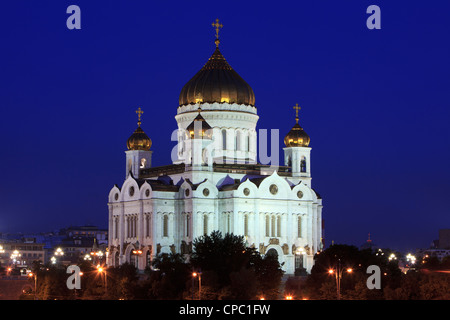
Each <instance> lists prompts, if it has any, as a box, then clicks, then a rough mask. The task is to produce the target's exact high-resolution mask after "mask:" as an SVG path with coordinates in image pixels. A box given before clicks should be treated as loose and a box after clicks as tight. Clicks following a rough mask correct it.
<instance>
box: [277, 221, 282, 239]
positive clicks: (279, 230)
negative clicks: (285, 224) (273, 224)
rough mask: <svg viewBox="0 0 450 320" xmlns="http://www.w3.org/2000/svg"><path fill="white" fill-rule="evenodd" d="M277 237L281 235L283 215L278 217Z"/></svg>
mask: <svg viewBox="0 0 450 320" xmlns="http://www.w3.org/2000/svg"><path fill="white" fill-rule="evenodd" d="M277 237H281V217H280V216H278V217H277Z"/></svg>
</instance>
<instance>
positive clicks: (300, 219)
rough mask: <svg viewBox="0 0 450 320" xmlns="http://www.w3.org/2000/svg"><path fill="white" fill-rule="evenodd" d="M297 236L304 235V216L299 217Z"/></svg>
mask: <svg viewBox="0 0 450 320" xmlns="http://www.w3.org/2000/svg"><path fill="white" fill-rule="evenodd" d="M297 237H298V238H301V237H302V217H300V216H299V217H298V219H297Z"/></svg>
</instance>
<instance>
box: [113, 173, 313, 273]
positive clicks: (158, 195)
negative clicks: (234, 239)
mask: <svg viewBox="0 0 450 320" xmlns="http://www.w3.org/2000/svg"><path fill="white" fill-rule="evenodd" d="M197 174H198V176H196V177H195V179H194V180H191V181H192V182H194V183H199V182H201V181H203V180H204V179H205V178H206V179H208V180H206V181H204V182H203V183H201V184H200V185H198V186H197V188H196V190H192V187H191V185H190V184H189V183H187V182H186V181H184V182H183V183H182V184H181V187H180V189H179V191H178V192H167V191H165V192H161V191H153V190H152V189H151V187H150V185H149V184H148V183H144V184H143V185H141V187H140V188H139V186H138V184H137V182H136V181H135V180H134V179H133V178H131V177H129V178H128V179H127V180H126V181H125V182H124V184H123V186H122V187H121V188H120V190H119V188H118V187H117V186H115V187H114V188H112V189H111V191H110V194H109V203H108V207H109V230H110V232H109V244H110V251H109V257H108V264H110V265H116V264H117V260H116V259H115V255H116V252H117V253H118V256H119V259H118V263H119V264H120V263H123V262H125V261H130V260H131V259H133V257H132V255H131V254H130V252H131V251H132V250H133V249H134V248H135V245H136V243H137V241H139V245H140V247H141V248H143V251H144V253H143V254H142V256H141V257H139V261H138V264H139V269H141V270H142V269H144V268H145V265H146V258H145V257H146V256H147V252H148V254H149V256H151V257H154V256H155V255H156V254H157V253H163V252H167V253H168V252H171V250H174V251H175V252H180V250H181V244H182V241H184V242H185V243H186V244H189V243H190V242H192V240H193V239H194V238H196V237H199V236H202V235H203V234H204V232H205V231H206V232H207V233H208V234H209V233H211V232H212V231H214V230H220V231H221V232H223V233H226V232H231V233H233V234H236V235H245V219H246V218H245V217H246V216H247V219H248V220H247V225H248V227H247V236H246V240H247V244H248V245H249V246H252V245H253V246H255V248H257V249H258V250H260V249H261V248H262V249H263V251H264V252H267V251H268V250H270V249H272V248H273V249H275V250H276V251H277V252H278V256H279V261H280V262H281V263H284V265H283V269H284V270H285V271H286V272H287V273H289V274H292V273H294V269H295V268H294V254H293V247H296V248H298V247H301V248H304V249H305V248H306V249H305V250H307V254H306V255H305V257H304V267H306V269H307V270H308V271H310V269H311V267H312V262H313V260H312V257H313V254H314V253H315V252H317V251H318V250H319V247H320V240H321V237H322V234H321V233H322V232H321V231H322V230H321V210H322V209H321V208H322V206H321V200H320V199H317V197H316V194H315V192H314V191H313V190H312V189H311V188H310V187H309V186H307V185H306V184H304V183H302V182H299V183H296V184H294V183H292V181H289V180H286V179H285V178H283V177H280V176H278V174H277V173H276V172H274V173H273V174H272V175H271V176H268V177H267V178H266V179H265V180H263V181H262V182H261V183H260V185H259V186H257V185H255V184H254V183H253V182H251V181H250V180H246V181H245V182H243V183H241V184H240V186H239V187H238V188H237V189H236V190H230V191H219V190H218V188H217V185H219V183H220V182H221V181H223V178H224V174H222V173H213V172H209V173H202V172H200V173H197ZM193 176H194V175H193V174H192V172H191V173H189V172H187V173H185V175H184V179H185V178H187V177H189V178H190V179H193ZM237 176H239V175H235V177H237ZM242 177H243V175H240V177H239V178H242ZM173 178H174V180H176V179H179V178H183V177H179V176H178V177H173ZM272 185H276V186H277V189H278V190H277V192H276V194H273V193H271V191H270V190H271V186H272ZM131 188H133V189H134V192H130V189H131ZM205 189H208V192H206V191H204V190H205ZM299 191H301V192H302V198H298V192H299ZM266 217H269V219H270V222H269V225H270V226H272V222H271V221H272V220H271V219H272V217H274V219H275V228H276V229H277V230H278V229H279V230H280V231H279V232H278V231H275V233H274V235H273V236H272V233H271V232H269V236H266ZM298 217H301V218H302V224H301V236H300V237H298V230H297V221H298ZM130 218H131V220H130ZM147 219H149V220H148V221H147ZM165 219H166V220H165ZM277 219H279V222H278V220H277ZM116 221H117V222H116ZM127 221H133V222H132V223H135V224H136V226H135V229H133V228H134V226H133V227H132V229H131V230H135V231H134V232H132V233H131V235H130V233H129V232H128V230H129V226H128V223H127ZM205 222H206V226H205ZM148 228H150V230H149V231H148V230H147V229H148ZM116 229H117V232H116ZM165 232H167V233H165ZM187 232H188V233H187Z"/></svg>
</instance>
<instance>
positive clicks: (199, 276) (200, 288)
mask: <svg viewBox="0 0 450 320" xmlns="http://www.w3.org/2000/svg"><path fill="white" fill-rule="evenodd" d="M197 276H198V300H201V291H202V273H201V272H192V300H194V278H195V277H197Z"/></svg>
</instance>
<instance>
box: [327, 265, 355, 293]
mask: <svg viewBox="0 0 450 320" xmlns="http://www.w3.org/2000/svg"><path fill="white" fill-rule="evenodd" d="M345 271H347V273H352V272H353V269H352V268H347V269H346V270H345ZM328 273H329V274H330V275H331V274H335V275H336V290H337V299H338V300H341V279H342V274H343V273H344V268H343V267H341V259H338V265H337V267H336V270H333V269H329V270H328Z"/></svg>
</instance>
